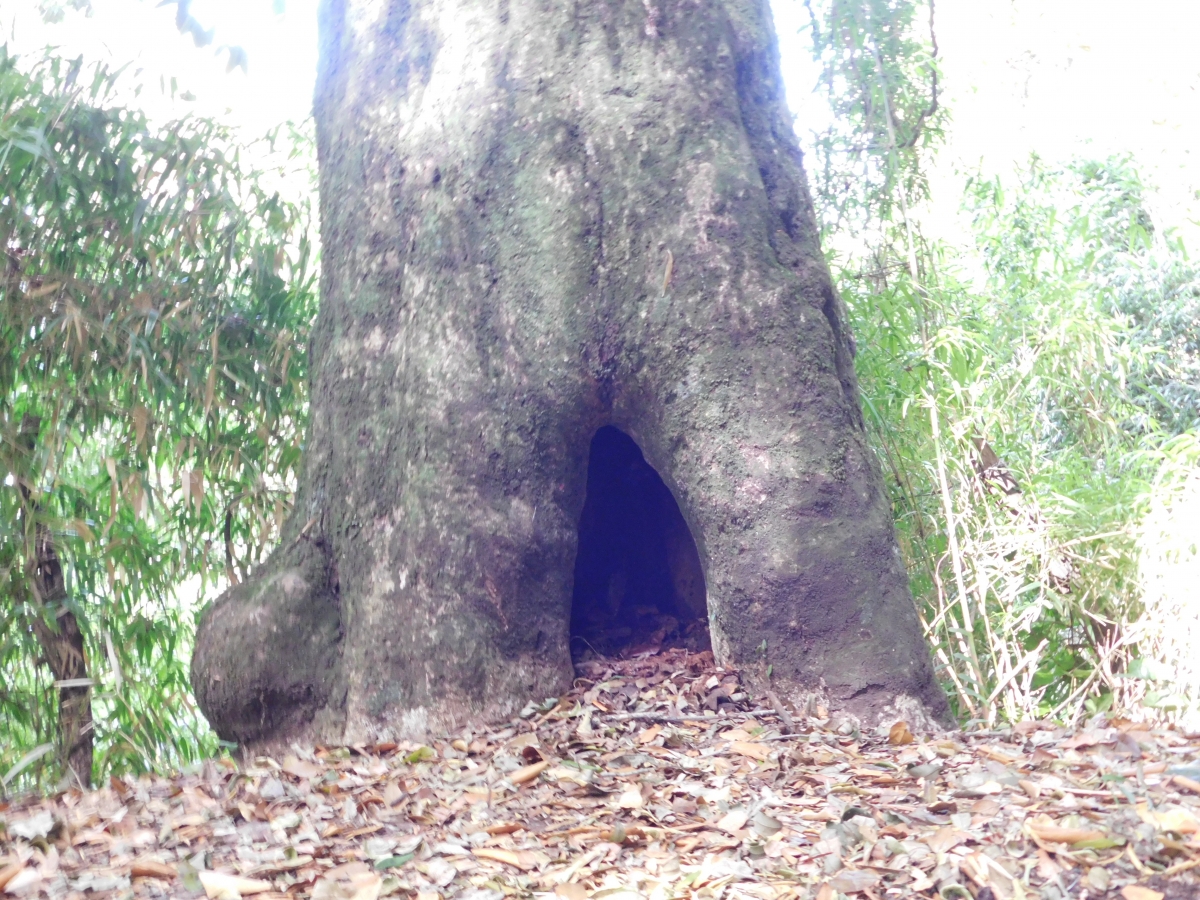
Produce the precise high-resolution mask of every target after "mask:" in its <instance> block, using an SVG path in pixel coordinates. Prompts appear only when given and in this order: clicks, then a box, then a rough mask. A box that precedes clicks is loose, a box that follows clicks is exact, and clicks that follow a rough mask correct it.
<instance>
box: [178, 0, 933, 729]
mask: <svg viewBox="0 0 1200 900" xmlns="http://www.w3.org/2000/svg"><path fill="white" fill-rule="evenodd" d="M321 29H322V38H321V64H320V70H319V79H318V87H317V95H316V118H317V129H318V152H319V160H320V169H321V178H320V190H321V220H322V240H323V259H324V263H323V267H324V268H323V276H322V277H323V284H322V290H323V295H322V305H321V311H320V314H319V317H318V321H317V323H316V326H315V329H314V338H313V346H312V356H313V358H312V363H313V371H314V381H313V385H312V403H311V415H312V420H311V426H310V435H309V442H308V445H307V448H306V457H305V464H304V470H303V474H302V478H301V488H300V493H299V497H298V503H297V513H296V516H295V521H293V522H292V523H291V525H290V526H289V529H288V536H287V538H286V539H285V544H284V547H283V548H282V549H281V550H280V551H279V552H277V553H276V554H275V556H274V557H273V558H272V559H271V561H270V562H268V563H267V564H266V565H265V566H264V567H263V568H262V570H261V571H259V572H257V573H255V575H254V576H253V577H252V578H251V579H250V581H249V582H248V583H247V584H244V585H241V586H239V587H237V588H234V589H233V590H231V591H230V592H229V594H227V595H226V596H225V597H223V598H222V599H220V600H219V601H218V602H217V603H216V604H215V605H213V606H212V607H210V608H209V609H208V610H207V611H206V613H205V615H204V618H203V621H202V623H201V627H200V633H199V637H198V642H197V648H196V654H195V657H194V662H193V684H194V686H195V689H196V693H197V697H198V698H199V701H200V703H201V706H202V708H203V709H204V711H205V713H206V714H207V715H208V717H209V718H210V720H211V721H212V722H213V724H214V726H215V727H216V729H217V731H218V733H220V734H221V735H222V736H223V737H225V738H229V739H234V740H240V741H243V742H247V743H249V744H252V745H261V744H269V743H277V742H281V741H286V740H288V739H292V738H295V737H304V738H319V739H324V740H344V741H357V740H367V739H371V738H384V737H394V736H398V735H402V734H413V733H418V732H423V731H425V730H427V729H430V728H446V727H458V726H460V725H463V724H464V723H469V722H472V721H477V720H480V719H487V718H495V717H498V716H503V715H507V714H510V713H512V712H513V711H515V710H517V709H519V708H520V707H521V706H522V705H523V704H524V703H525V702H526V701H528V700H529V699H530V698H537V699H540V698H542V697H549V696H553V695H555V694H557V693H558V692H560V691H562V690H563V689H564V688H566V687H567V685H568V684H569V683H570V679H571V677H572V668H571V660H570V656H569V653H568V627H569V622H570V618H571V611H570V603H571V595H572V584H571V576H572V571H573V564H574V555H575V551H576V541H577V524H578V522H579V518H580V514H581V511H582V509H583V505H584V496H585V485H586V478H587V463H588V460H587V454H588V448H589V445H590V442H591V440H592V437H593V435H595V433H596V432H597V430H598V429H599V428H601V427H602V426H604V425H610V424H611V425H614V426H616V427H618V428H619V429H621V430H622V431H624V432H625V433H626V434H628V435H630V436H631V437H632V438H633V439H634V440H635V441H636V442H637V444H638V446H639V447H640V448H641V450H642V451H643V453H644V455H645V458H646V460H647V462H648V463H649V464H650V465H651V466H653V468H654V469H655V470H657V472H658V473H659V475H661V477H662V479H663V481H664V482H665V484H666V485H667V486H668V487H669V488H670V490H671V492H672V493H673V495H674V497H675V499H676V500H677V502H678V505H679V509H680V511H681V512H682V515H683V518H684V519H685V520H686V522H687V525H688V527H689V528H690V530H691V532H692V536H693V537H694V538H695V542H696V546H697V550H698V552H699V555H700V560H701V564H702V566H703V571H704V581H705V584H706V585H707V592H708V598H707V608H708V611H709V616H710V623H711V631H712V640H713V645H714V651H715V653H716V655H717V658H718V660H720V661H721V662H723V663H730V664H734V665H741V666H744V667H746V668H747V669H748V671H749V673H750V674H751V675H754V674H755V673H758V677H759V679H760V680H762V681H764V684H763V687H764V688H766V687H767V685H766V684H765V678H766V674H765V673H766V671H767V668H768V666H769V667H770V672H771V675H770V678H771V679H772V680H773V684H774V687H775V690H776V693H778V694H780V695H783V696H791V697H792V698H793V699H794V700H795V699H801V698H803V697H805V696H808V695H811V694H812V693H814V692H816V693H819V694H821V695H823V696H824V697H825V698H826V699H827V702H828V703H829V704H830V705H832V706H834V707H836V708H841V709H844V710H846V711H848V712H851V713H854V714H856V715H858V716H860V717H862V718H864V719H865V720H868V721H869V722H871V723H874V722H875V721H876V720H880V719H884V720H886V719H888V718H899V717H901V716H906V717H907V718H908V719H909V721H910V722H912V723H914V724H919V723H920V721H925V722H928V721H929V720H930V718H933V719H937V718H943V717H944V716H945V714H946V704H945V698H944V696H943V695H942V693H941V691H940V689H939V688H938V686H937V684H936V682H935V681H934V678H933V674H932V669H931V665H930V661H929V655H928V650H927V648H926V647H925V645H924V642H923V639H922V635H921V630H920V626H919V622H918V618H917V614H916V611H915V609H914V606H913V602H912V598H911V595H910V594H909V591H908V586H907V578H906V574H905V572H904V569H903V566H902V563H901V560H900V556H899V553H898V550H897V547H896V543H895V539H894V535H893V531H892V523H891V518H890V510H889V506H888V502H887V498H886V496H885V495H884V492H883V490H882V482H881V478H880V475H879V473H878V471H877V467H876V464H875V461H874V459H873V456H872V453H871V451H870V449H869V447H868V446H867V443H866V440H865V435H864V431H863V424H862V416H861V412H860V408H859V399H858V393H857V386H856V383H855V376H854V366H853V341H852V338H851V336H850V334H849V333H848V331H847V327H846V324H845V311H844V309H843V307H842V304H841V301H840V299H839V298H838V297H837V295H836V294H835V293H834V291H833V289H832V286H831V282H830V278H829V273H828V270H827V267H826V264H825V261H824V258H823V256H822V254H821V251H820V247H819V244H818V235H817V230H816V223H815V218H814V215H813V210H812V204H811V201H810V199H809V193H808V189H807V185H806V183H805V181H804V176H803V174H802V170H801V165H800V151H799V149H798V147H797V144H796V139H795V136H794V133H793V131H792V126H791V118H790V115H789V113H788V110H787V108H786V105H785V102H784V95H783V88H782V84H781V80H780V76H779V65H778V52H777V48H776V44H775V39H774V34H773V30H772V24H771V20H770V12H769V7H768V4H767V2H766V0H588V2H582V0H577V2H566V0H381V2H380V0H373V2H368V0H326V2H325V3H324V5H323V7H322V17H321ZM288 585H291V587H290V588H289V586H288ZM764 641H765V645H764ZM298 646H299V647H302V650H301V652H298V653H297V652H296V648H297V647H298ZM764 647H765V650H764ZM293 658H294V664H293V663H292V661H293Z"/></svg>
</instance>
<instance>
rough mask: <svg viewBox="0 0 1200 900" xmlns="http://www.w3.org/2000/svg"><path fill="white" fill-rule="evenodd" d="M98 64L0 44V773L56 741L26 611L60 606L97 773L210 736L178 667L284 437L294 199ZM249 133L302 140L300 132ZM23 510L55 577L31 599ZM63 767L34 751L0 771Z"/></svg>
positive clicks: (283, 153)
mask: <svg viewBox="0 0 1200 900" xmlns="http://www.w3.org/2000/svg"><path fill="white" fill-rule="evenodd" d="M117 78H118V75H117V74H116V73H112V72H109V71H107V70H106V69H104V68H96V69H94V70H92V71H90V72H89V71H86V70H84V69H83V67H82V65H81V61H78V60H77V61H75V62H70V63H69V62H66V61H64V60H61V59H57V58H53V57H48V58H46V59H44V60H41V61H39V62H36V63H34V64H33V65H31V66H22V65H19V64H18V60H16V59H15V58H13V57H11V56H9V55H8V54H7V51H6V50H4V51H0V241H2V246H3V247H4V248H5V251H6V256H5V260H4V266H5V267H4V270H3V273H2V274H0V471H3V472H4V473H6V474H7V478H6V480H5V482H4V486H3V487H0V579H2V581H0V583H2V584H3V596H4V599H3V602H0V723H3V724H2V725H0V775H2V774H3V773H4V772H5V771H7V770H8V769H9V767H10V766H12V765H14V764H15V763H16V762H17V761H18V760H19V759H20V758H21V757H22V756H23V755H24V754H25V753H26V752H27V751H29V750H31V749H32V748H34V747H36V746H39V745H43V744H45V743H46V742H54V741H55V740H56V733H55V727H56V711H55V710H56V703H57V699H56V696H55V694H56V691H55V690H54V688H53V685H52V683H51V676H50V675H49V673H48V672H47V671H46V670H45V667H44V666H42V665H40V664H39V660H41V659H42V657H43V653H44V648H42V647H40V646H39V644H38V641H37V640H36V639H35V635H34V632H33V630H32V628H31V622H32V620H33V617H36V616H42V617H44V619H45V620H46V621H48V622H51V623H53V622H54V620H55V619H56V618H57V617H58V616H59V615H60V614H61V613H62V611H63V610H64V609H68V610H70V611H71V612H73V613H74V614H75V616H76V617H77V618H78V620H79V621H80V624H81V627H82V629H83V631H84V636H85V647H86V659H87V665H88V666H89V675H90V677H91V678H92V680H93V681H94V683H95V687H94V688H93V696H92V699H93V705H94V714H95V741H96V760H95V766H94V771H95V772H96V773H97V774H108V773H114V774H119V773H123V772H129V771H140V770H144V769H146V768H149V767H158V768H162V767H168V766H172V765H177V764H179V763H180V762H183V761H186V760H191V759H196V758H198V757H200V756H204V755H211V753H212V752H214V750H215V749H216V743H215V739H214V737H213V735H212V734H211V733H210V732H209V731H208V730H207V725H206V724H205V723H204V721H203V719H202V717H200V716H199V715H198V713H197V711H196V710H195V708H194V705H193V701H192V699H191V692H190V688H189V686H188V683H187V667H188V660H189V657H190V643H191V636H192V633H193V629H194V621H193V615H194V606H195V603H196V601H197V600H198V599H199V598H200V597H201V596H202V594H203V592H204V590H205V589H206V588H207V587H210V586H211V585H212V584H213V583H214V582H215V580H216V579H217V578H218V577H221V576H224V577H226V578H229V579H237V578H241V577H244V576H245V573H246V571H247V569H248V568H249V567H250V566H251V565H252V564H253V563H254V562H256V561H257V560H258V559H260V558H261V556H262V555H263V553H264V552H265V551H266V549H267V548H268V547H269V546H270V544H271V542H272V540H273V539H274V537H275V535H276V534H277V530H278V527H279V525H280V523H281V521H282V518H283V516H284V514H285V512H286V510H287V508H288V505H289V503H290V496H291V494H290V491H291V488H292V484H293V481H294V477H293V475H294V471H295V467H296V464H297V461H298V458H299V453H300V446H301V427H302V419H303V413H304V409H305V402H306V401H305V398H306V378H307V372H306V354H305V343H306V340H307V330H308V327H309V323H310V321H311V318H312V315H313V313H314V311H315V289H314V281H313V274H312V270H313V260H312V252H313V251H312V245H311V244H310V242H309V239H308V224H309V214H308V210H307V207H306V206H305V204H304V203H303V202H300V203H297V202H295V201H292V200H288V199H286V198H285V197H284V196H283V194H282V193H281V190H280V189H275V188H272V187H271V186H270V185H271V183H272V182H278V183H280V184H281V185H285V184H286V183H287V179H286V178H281V177H280V173H279V171H263V170H256V169H254V168H253V167H252V166H250V165H248V164H247V162H246V161H245V159H244V154H245V152H246V151H244V150H242V149H239V147H238V145H237V144H236V142H235V141H234V139H233V136H232V135H231V134H230V133H229V132H228V131H226V130H225V129H223V128H222V127H221V126H219V125H217V124H215V123H213V122H210V121H206V120H203V119H187V120H183V121H179V122H174V123H172V124H170V125H168V126H166V127H162V128H156V127H154V126H152V125H151V124H150V123H149V122H148V121H147V120H146V119H145V117H144V116H143V115H142V114H141V113H140V112H138V111H136V110H132V109H125V108H121V107H119V106H116V105H113V104H112V102H111V97H112V92H113V89H114V85H115V84H116V81H117ZM256 149H257V150H258V151H259V154H258V155H259V156H263V157H265V156H266V155H267V154H268V152H269V151H271V150H274V152H275V156H274V157H273V159H274V160H275V162H276V163H277V164H278V166H283V167H285V168H286V167H288V166H291V167H295V166H296V165H300V166H303V165H304V164H305V163H306V162H307V160H308V159H309V158H310V155H311V154H310V152H309V148H308V145H307V138H306V137H305V136H303V135H301V134H299V133H293V134H290V135H284V136H280V135H276V136H275V137H274V138H273V139H272V143H271V144H270V146H267V147H259V148H256ZM278 166H277V168H278ZM31 430H32V438H33V440H32V443H31V441H30V432H31ZM39 527H41V528H42V529H43V530H44V531H45V532H46V533H48V534H49V535H52V542H53V548H54V551H55V552H56V553H57V556H58V558H59V560H60V561H61V563H62V566H63V569H64V575H65V580H66V597H65V599H63V600H61V601H58V602H56V603H52V604H49V605H41V606H40V605H39V604H37V603H35V602H33V600H32V595H31V589H30V579H31V578H32V577H33V575H34V573H33V572H32V570H31V566H32V565H36V563H35V562H33V561H34V560H35V558H36V556H35V552H34V547H33V544H34V541H35V538H36V534H37V532H38V529H39ZM60 750H61V748H60ZM61 771H62V760H61V752H60V754H59V755H58V757H57V758H56V757H55V756H53V755H51V756H44V757H42V758H41V759H40V760H38V761H37V762H35V763H32V764H30V765H28V766H27V767H26V768H25V769H23V770H22V771H21V772H20V773H19V774H18V775H17V776H16V778H15V780H14V781H13V783H12V784H10V785H8V787H9V788H10V789H11V788H12V787H14V786H21V785H26V786H27V785H35V784H42V785H44V784H48V783H51V782H52V781H53V780H55V779H56V778H57V777H58V776H59V774H60V773H61Z"/></svg>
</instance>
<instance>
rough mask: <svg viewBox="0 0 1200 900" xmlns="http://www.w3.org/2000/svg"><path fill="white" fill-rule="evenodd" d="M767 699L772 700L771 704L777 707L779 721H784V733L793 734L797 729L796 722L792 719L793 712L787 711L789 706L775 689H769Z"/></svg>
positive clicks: (776, 712)
mask: <svg viewBox="0 0 1200 900" xmlns="http://www.w3.org/2000/svg"><path fill="white" fill-rule="evenodd" d="M767 699H768V700H770V701H771V706H773V707H774V708H775V715H777V716H779V721H781V722H782V723H783V733H784V734H791V733H792V732H793V731H795V730H796V723H795V722H794V721H792V714H791V713H789V712H788V711H787V707H786V706H784V705H783V702H782V701H781V700H780V699H779V695H778V694H776V693H775V692H774V691H767Z"/></svg>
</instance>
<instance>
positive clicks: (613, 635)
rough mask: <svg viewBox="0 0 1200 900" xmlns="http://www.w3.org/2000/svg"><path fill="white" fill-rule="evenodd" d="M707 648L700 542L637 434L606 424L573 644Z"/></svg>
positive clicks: (616, 649) (597, 444) (582, 524)
mask: <svg viewBox="0 0 1200 900" xmlns="http://www.w3.org/2000/svg"><path fill="white" fill-rule="evenodd" d="M664 647H688V648H690V649H693V650H701V649H708V604H707V599H706V594H705V587H704V572H703V570H702V569H701V567H700V554H699V553H698V552H697V551H696V542H695V540H693V539H692V533H691V531H690V530H689V529H688V526H687V522H686V521H684V518H683V514H682V513H681V512H680V511H679V504H678V503H676V502H675V498H674V497H673V496H672V495H671V490H670V488H668V487H667V486H666V485H665V484H664V483H663V480H662V478H660V477H659V475H658V473H657V472H656V471H654V469H653V467H651V465H650V464H649V463H648V462H646V459H645V457H643V456H642V451H641V449H640V448H639V447H638V445H637V443H636V442H635V441H634V440H633V438H631V437H630V436H629V435H627V434H625V433H624V432H623V431H620V430H619V429H616V428H613V427H612V426H611V425H606V426H605V427H603V428H601V429H600V430H599V431H597V432H596V435H595V437H593V438H592V445H591V450H590V453H589V456H588V474H587V499H586V500H585V501H584V504H583V513H582V514H581V515H580V517H579V551H578V553H577V554H576V557H575V589H574V592H573V594H572V597H571V652H572V656H573V657H574V658H575V660H576V661H577V662H579V661H583V660H585V659H589V658H592V657H594V656H617V655H622V656H634V655H637V654H639V653H651V652H657V651H658V650H661V649H663V648H664Z"/></svg>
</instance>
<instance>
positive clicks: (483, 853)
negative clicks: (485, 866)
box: [471, 847, 537, 872]
mask: <svg viewBox="0 0 1200 900" xmlns="http://www.w3.org/2000/svg"><path fill="white" fill-rule="evenodd" d="M471 852H472V853H473V854H475V856H477V857H478V858H479V859H490V860H492V861H493V862H498V863H504V864H505V865H506V866H512V867H513V868H514V869H520V870H521V871H522V872H527V871H529V870H530V869H532V868H533V867H534V866H535V865H537V857H536V856H535V855H534V854H532V853H530V852H528V851H526V850H521V851H514V850H504V849H501V848H500V847H475V848H474V849H473V850H471Z"/></svg>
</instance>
